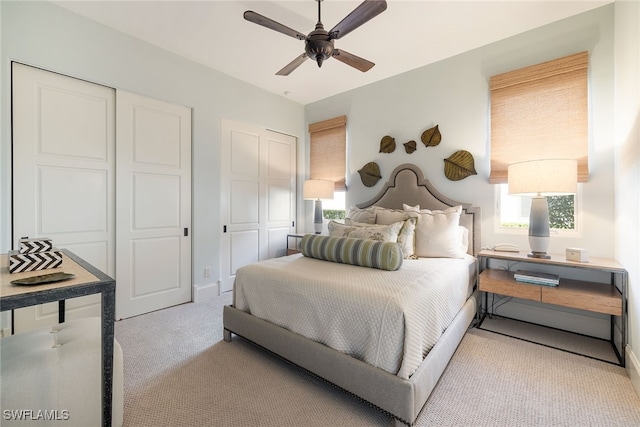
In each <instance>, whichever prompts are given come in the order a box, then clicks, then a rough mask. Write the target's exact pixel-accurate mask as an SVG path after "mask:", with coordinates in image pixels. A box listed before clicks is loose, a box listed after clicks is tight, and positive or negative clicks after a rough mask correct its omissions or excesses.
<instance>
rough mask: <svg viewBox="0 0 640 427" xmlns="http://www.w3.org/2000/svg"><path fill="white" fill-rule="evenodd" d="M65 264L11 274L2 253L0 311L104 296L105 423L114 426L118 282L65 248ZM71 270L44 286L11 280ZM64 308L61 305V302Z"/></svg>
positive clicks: (103, 409)
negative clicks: (67, 277) (68, 276)
mask: <svg viewBox="0 0 640 427" xmlns="http://www.w3.org/2000/svg"><path fill="white" fill-rule="evenodd" d="M61 251H62V253H63V260H62V267H59V268H52V269H49V270H40V271H30V272H25V273H15V274H9V268H8V256H7V255H6V254H2V255H1V256H0V266H1V268H0V311H7V310H14V309H17V308H22V307H28V306H32V305H37V304H45V303H48V302H55V301H64V300H65V299H69V298H77V297H82V296H86V295H91V294H98V293H99V294H101V297H102V328H101V329H102V425H103V426H104V427H110V426H111V416H112V390H113V340H114V320H115V307H116V281H115V280H114V279H112V278H111V277H109V276H107V275H106V274H104V273H103V272H101V271H100V270H98V269H97V268H95V267H94V266H92V265H91V264H89V263H87V262H86V261H84V260H83V259H81V258H80V257H78V256H77V255H74V254H73V253H71V252H69V251H68V250H65V249H62V250H61ZM63 271H64V272H65V273H72V274H74V275H75V277H74V278H73V279H70V280H66V281H63V282H56V283H48V284H42V285H35V286H34V285H31V286H20V285H13V284H11V281H13V280H16V279H23V278H27V277H32V276H39V275H42V274H48V273H56V272H63ZM61 307H62V305H61Z"/></svg>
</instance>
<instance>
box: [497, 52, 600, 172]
mask: <svg viewBox="0 0 640 427" xmlns="http://www.w3.org/2000/svg"><path fill="white" fill-rule="evenodd" d="M588 61H589V58H588V53H587V52H581V53H577V54H575V55H570V56H566V57H564V58H559V59H555V60H553V61H548V62H544V63H542V64H538V65H533V66H530V67H525V68H521V69H519V70H515V71H510V72H507V73H504V74H499V75H496V76H493V77H491V79H490V82H489V85H490V89H491V174H490V177H489V182H491V183H493V184H501V183H506V182H507V167H508V166H509V165H510V164H512V163H517V162H522V161H527V160H534V159H576V160H577V161H578V182H586V181H587V179H588V176H589V169H588V102H587V101H588V84H587V83H588V82H587V78H588V75H587V67H588Z"/></svg>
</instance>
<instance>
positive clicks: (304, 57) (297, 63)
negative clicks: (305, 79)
mask: <svg viewBox="0 0 640 427" xmlns="http://www.w3.org/2000/svg"><path fill="white" fill-rule="evenodd" d="M308 57H309V56H308V55H307V54H306V53H303V54H302V55H300V56H298V57H297V58H296V59H294V60H293V61H291V62H290V63H288V64H287V65H285V66H284V68H283V69H282V70H280V71H278V72H277V73H276V76H288V75H289V74H291V72H292V71H293V70H295V69H296V68H298V67H299V66H300V65H302V63H303V62H304V61H306V60H307V58H308Z"/></svg>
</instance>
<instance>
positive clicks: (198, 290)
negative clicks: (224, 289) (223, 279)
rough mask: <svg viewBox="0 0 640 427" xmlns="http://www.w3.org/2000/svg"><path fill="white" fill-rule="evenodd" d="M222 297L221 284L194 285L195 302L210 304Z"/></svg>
mask: <svg viewBox="0 0 640 427" xmlns="http://www.w3.org/2000/svg"><path fill="white" fill-rule="evenodd" d="M219 295H220V282H214V283H207V284H204V285H193V302H208V301H212V300H213V299H214V298H215V297H217V296H219Z"/></svg>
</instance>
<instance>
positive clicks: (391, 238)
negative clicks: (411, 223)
mask: <svg viewBox="0 0 640 427" xmlns="http://www.w3.org/2000/svg"><path fill="white" fill-rule="evenodd" d="M403 225H404V223H403V222H402V221H398V222H396V223H393V224H389V225H382V224H365V225H362V226H354V225H347V224H342V223H339V222H337V221H333V220H332V221H329V224H328V228H329V236H335V237H353V238H356V239H369V240H378V241H380V242H397V241H398V233H400V229H401V228H402V226H403Z"/></svg>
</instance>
